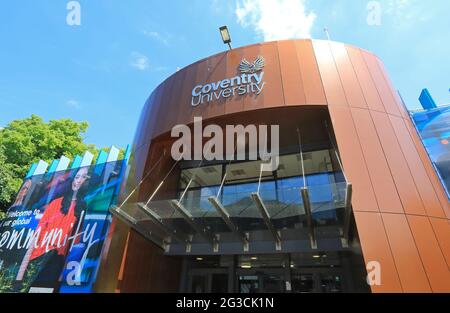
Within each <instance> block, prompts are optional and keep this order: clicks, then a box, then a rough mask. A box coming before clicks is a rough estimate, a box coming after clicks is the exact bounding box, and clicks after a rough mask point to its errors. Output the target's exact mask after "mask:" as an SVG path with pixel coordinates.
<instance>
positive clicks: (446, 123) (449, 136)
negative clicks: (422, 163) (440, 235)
mask: <svg viewBox="0 0 450 313" xmlns="http://www.w3.org/2000/svg"><path fill="white" fill-rule="evenodd" d="M430 99H431V100H432V98H431V96H430V94H429V92H428V90H426V89H424V91H422V94H421V96H420V98H419V100H420V102H421V104H422V106H423V108H424V110H421V111H416V112H411V116H412V119H413V121H414V123H415V126H416V128H417V131H418V132H419V134H420V137H421V139H422V142H423V144H424V146H425V148H426V150H427V152H428V155H429V156H430V159H431V161H432V162H433V165H434V167H435V169H436V171H437V172H438V175H439V177H440V179H441V181H442V184H443V185H444V187H445V189H446V191H447V196H448V197H449V199H450V105H444V106H435V105H430V103H434V101H430Z"/></svg>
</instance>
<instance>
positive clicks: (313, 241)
mask: <svg viewBox="0 0 450 313" xmlns="http://www.w3.org/2000/svg"><path fill="white" fill-rule="evenodd" d="M301 194H302V199H303V207H304V208H305V214H306V223H307V225H308V230H309V239H310V241H311V248H312V249H317V240H316V233H315V229H314V223H313V218H312V211H311V202H310V201H309V192H308V188H307V187H302V189H301Z"/></svg>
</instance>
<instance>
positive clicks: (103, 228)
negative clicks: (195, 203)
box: [0, 161, 124, 293]
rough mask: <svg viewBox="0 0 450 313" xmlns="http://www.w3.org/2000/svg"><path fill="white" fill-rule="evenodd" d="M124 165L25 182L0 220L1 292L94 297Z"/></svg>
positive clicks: (38, 177) (72, 170)
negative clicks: (92, 295)
mask: <svg viewBox="0 0 450 313" xmlns="http://www.w3.org/2000/svg"><path fill="white" fill-rule="evenodd" d="M123 165H124V161H116V162H109V163H103V164H98V165H93V166H88V167H81V168H76V169H71V170H66V171H61V172H55V173H51V174H50V173H46V174H43V175H37V176H32V177H31V178H27V179H25V180H24V182H23V184H22V187H21V189H20V190H19V193H18V194H17V197H16V200H15V202H14V203H13V205H12V206H11V207H10V208H9V210H8V212H7V217H6V218H5V219H4V220H2V221H0V292H18V293H28V292H60V293H78V292H91V290H92V286H93V283H94V282H95V279H96V274H97V270H98V267H99V263H100V259H101V254H102V249H103V246H104V243H105V241H106V240H107V238H106V236H107V234H108V229H109V226H110V224H111V214H110V213H109V211H108V210H109V207H110V206H111V205H114V204H115V202H116V201H117V197H118V192H119V187H120V183H121V178H122V175H123V171H122V167H123Z"/></svg>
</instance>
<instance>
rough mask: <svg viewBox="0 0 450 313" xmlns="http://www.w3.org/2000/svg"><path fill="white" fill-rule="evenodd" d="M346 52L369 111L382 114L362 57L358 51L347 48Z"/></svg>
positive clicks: (380, 103)
mask: <svg viewBox="0 0 450 313" xmlns="http://www.w3.org/2000/svg"><path fill="white" fill-rule="evenodd" d="M346 48H347V52H348V55H349V57H350V61H351V62H352V65H353V68H354V70H355V73H356V77H357V79H358V82H359V85H360V86H361V89H362V91H363V95H364V98H365V100H366V103H367V107H368V108H369V109H370V110H376V111H380V112H384V106H383V104H382V102H381V99H380V95H379V94H378V91H377V88H376V87H375V84H374V82H373V79H372V76H371V75H370V72H369V69H368V68H367V65H366V62H365V61H364V58H363V56H362V52H361V50H360V49H358V48H355V47H350V46H347V47H346Z"/></svg>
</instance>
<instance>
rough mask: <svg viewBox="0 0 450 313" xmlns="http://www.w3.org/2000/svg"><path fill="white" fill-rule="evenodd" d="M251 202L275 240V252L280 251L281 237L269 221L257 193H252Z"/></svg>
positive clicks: (268, 216) (265, 209)
mask: <svg viewBox="0 0 450 313" xmlns="http://www.w3.org/2000/svg"><path fill="white" fill-rule="evenodd" d="M252 198H253V201H255V203H256V207H257V208H258V210H259V213H260V214H261V216H262V218H263V220H264V223H265V224H266V226H267V228H268V229H269V230H270V233H271V234H272V236H273V239H274V240H275V247H276V250H277V251H280V250H281V236H280V233H279V232H278V231H277V230H276V229H275V227H274V226H273V224H272V221H271V220H270V215H269V212H268V211H267V208H266V206H265V205H264V202H263V201H262V199H261V197H260V196H259V194H258V193H257V192H254V193H252Z"/></svg>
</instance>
